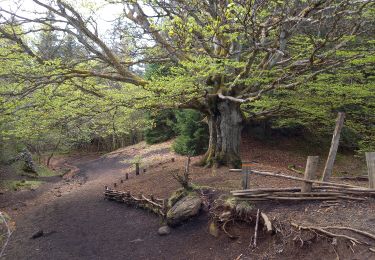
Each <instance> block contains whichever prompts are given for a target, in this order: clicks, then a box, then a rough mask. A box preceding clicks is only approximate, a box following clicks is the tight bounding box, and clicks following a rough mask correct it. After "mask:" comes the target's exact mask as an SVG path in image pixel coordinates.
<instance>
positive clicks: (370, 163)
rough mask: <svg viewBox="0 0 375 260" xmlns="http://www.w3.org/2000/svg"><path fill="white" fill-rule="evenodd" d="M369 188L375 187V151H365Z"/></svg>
mask: <svg viewBox="0 0 375 260" xmlns="http://www.w3.org/2000/svg"><path fill="white" fill-rule="evenodd" d="M366 162H367V171H368V183H369V188H370V189H374V188H375V152H371V153H366Z"/></svg>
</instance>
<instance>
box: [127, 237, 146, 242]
mask: <svg viewBox="0 0 375 260" xmlns="http://www.w3.org/2000/svg"><path fill="white" fill-rule="evenodd" d="M139 242H143V239H140V238H137V239H134V240H132V241H130V242H129V243H139Z"/></svg>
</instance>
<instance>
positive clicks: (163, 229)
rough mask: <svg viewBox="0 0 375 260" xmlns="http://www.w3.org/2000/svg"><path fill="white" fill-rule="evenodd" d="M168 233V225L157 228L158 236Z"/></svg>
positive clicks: (169, 231)
mask: <svg viewBox="0 0 375 260" xmlns="http://www.w3.org/2000/svg"><path fill="white" fill-rule="evenodd" d="M169 233H171V229H170V227H168V226H161V227H160V228H159V229H158V234H159V235H160V236H166V235H168V234H169Z"/></svg>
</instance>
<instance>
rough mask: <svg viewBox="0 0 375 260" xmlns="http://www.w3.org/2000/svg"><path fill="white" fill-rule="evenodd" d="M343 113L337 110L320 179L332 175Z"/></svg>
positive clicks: (323, 179)
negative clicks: (329, 146)
mask: <svg viewBox="0 0 375 260" xmlns="http://www.w3.org/2000/svg"><path fill="white" fill-rule="evenodd" d="M344 119H345V113H343V112H339V113H338V116H337V120H336V127H335V131H334V132H333V137H332V142H331V148H330V149H329V154H328V158H327V162H326V165H325V167H324V171H323V177H322V181H328V180H329V178H330V177H331V175H332V171H333V164H334V163H335V159H336V154H337V148H338V147H339V142H340V133H341V129H342V127H343V126H344Z"/></svg>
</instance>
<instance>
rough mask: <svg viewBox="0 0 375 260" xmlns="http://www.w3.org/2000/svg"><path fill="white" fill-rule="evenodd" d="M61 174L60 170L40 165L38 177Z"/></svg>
mask: <svg viewBox="0 0 375 260" xmlns="http://www.w3.org/2000/svg"><path fill="white" fill-rule="evenodd" d="M60 174H61V173H59V172H56V171H52V170H51V169H49V168H48V167H47V166H44V165H38V177H52V176H57V175H60Z"/></svg>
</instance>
